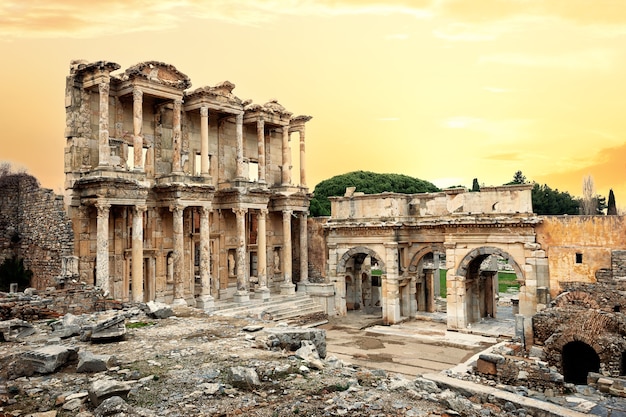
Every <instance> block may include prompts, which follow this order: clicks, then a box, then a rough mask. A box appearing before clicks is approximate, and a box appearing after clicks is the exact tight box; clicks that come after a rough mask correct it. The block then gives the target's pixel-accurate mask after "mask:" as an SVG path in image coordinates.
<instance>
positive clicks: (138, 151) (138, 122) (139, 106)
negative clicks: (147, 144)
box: [133, 88, 143, 171]
mask: <svg viewBox="0 0 626 417" xmlns="http://www.w3.org/2000/svg"><path fill="white" fill-rule="evenodd" d="M142 127H143V91H141V90H139V89H137V88H136V89H134V90H133V148H134V150H135V154H134V156H135V158H134V160H133V164H134V165H135V167H134V171H143V136H142Z"/></svg>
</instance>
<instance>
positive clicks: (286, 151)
mask: <svg viewBox="0 0 626 417" xmlns="http://www.w3.org/2000/svg"><path fill="white" fill-rule="evenodd" d="M289 140H290V138H289V126H283V172H282V183H283V185H288V184H291V148H290V147H289Z"/></svg>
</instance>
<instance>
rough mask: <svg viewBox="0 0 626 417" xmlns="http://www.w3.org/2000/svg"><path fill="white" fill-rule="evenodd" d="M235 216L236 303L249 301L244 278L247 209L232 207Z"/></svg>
mask: <svg viewBox="0 0 626 417" xmlns="http://www.w3.org/2000/svg"><path fill="white" fill-rule="evenodd" d="M233 211H234V212H235V216H237V260H236V262H237V265H236V266H237V292H236V293H235V297H234V300H235V302H237V303H243V302H247V301H250V294H248V280H247V279H246V268H245V266H246V217H245V216H246V213H247V212H248V210H247V209H243V208H237V209H233Z"/></svg>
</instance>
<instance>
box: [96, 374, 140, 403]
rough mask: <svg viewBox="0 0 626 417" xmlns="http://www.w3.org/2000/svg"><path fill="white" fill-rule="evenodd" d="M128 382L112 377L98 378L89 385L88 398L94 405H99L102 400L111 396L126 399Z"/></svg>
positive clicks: (129, 387)
mask: <svg viewBox="0 0 626 417" xmlns="http://www.w3.org/2000/svg"><path fill="white" fill-rule="evenodd" d="M130 389H131V386H130V384H128V383H126V382H123V381H116V380H114V379H109V378H105V379H98V380H97V381H94V382H93V383H92V384H91V386H90V387H89V400H90V401H91V403H92V404H94V405H95V406H99V405H100V404H101V403H102V402H103V401H104V400H106V399H107V398H111V397H115V396H118V397H121V398H122V399H126V398H127V397H128V393H129V392H130Z"/></svg>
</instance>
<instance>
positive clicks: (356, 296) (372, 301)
mask: <svg viewBox="0 0 626 417" xmlns="http://www.w3.org/2000/svg"><path fill="white" fill-rule="evenodd" d="M378 265H379V263H378V261H377V260H376V258H374V257H373V256H371V255H370V254H367V253H355V254H353V255H352V256H351V257H350V258H349V259H348V260H347V262H346V270H345V275H344V279H345V288H346V296H345V299H346V310H347V311H361V312H365V313H367V314H382V306H381V300H382V291H381V290H382V271H381V270H380V269H379V266H378Z"/></svg>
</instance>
